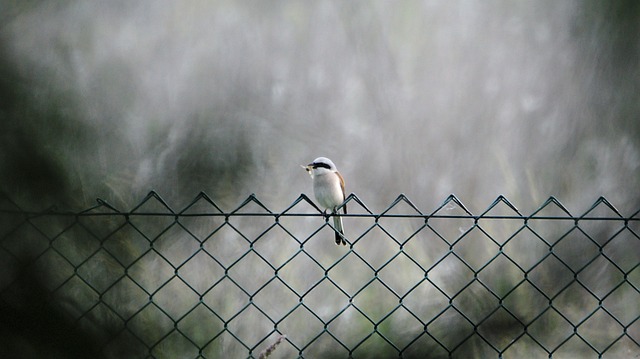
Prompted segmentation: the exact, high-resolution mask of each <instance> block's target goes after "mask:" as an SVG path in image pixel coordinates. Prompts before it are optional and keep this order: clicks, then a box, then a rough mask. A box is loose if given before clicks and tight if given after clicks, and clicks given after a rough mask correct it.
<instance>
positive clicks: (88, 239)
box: [0, 192, 640, 358]
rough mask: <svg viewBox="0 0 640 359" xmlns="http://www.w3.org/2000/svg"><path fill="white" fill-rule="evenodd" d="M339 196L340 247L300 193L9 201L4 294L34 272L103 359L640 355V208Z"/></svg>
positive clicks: (6, 299) (18, 301)
mask: <svg viewBox="0 0 640 359" xmlns="http://www.w3.org/2000/svg"><path fill="white" fill-rule="evenodd" d="M347 202H348V203H349V210H350V211H349V212H350V214H349V215H345V216H344V223H345V229H346V237H347V240H348V242H349V245H348V246H346V247H343V246H336V245H335V244H333V239H332V237H333V229H332V227H331V223H332V221H329V217H327V216H324V215H323V214H322V213H321V211H320V210H319V209H318V208H317V207H316V206H315V205H314V204H313V201H311V200H310V199H309V198H308V197H307V196H305V195H301V196H300V197H299V198H297V199H296V200H295V201H294V202H293V203H292V204H291V205H290V206H289V207H287V208H286V209H285V210H284V211H281V212H273V211H271V210H270V209H269V208H267V206H265V205H264V204H263V203H262V202H261V201H260V200H259V199H258V198H257V197H256V196H254V195H251V196H249V197H248V198H247V199H246V200H245V201H244V202H243V203H242V204H241V205H239V206H238V207H237V208H235V209H234V210H232V211H228V212H227V211H223V210H222V209H221V208H220V207H219V206H218V205H217V204H216V203H215V202H214V201H213V200H211V199H210V198H209V197H208V196H207V195H206V194H204V193H201V194H199V195H198V196H197V197H196V198H195V199H194V200H193V201H192V202H190V203H189V204H188V205H187V206H186V207H185V208H183V209H182V210H179V211H176V210H174V209H172V208H171V207H170V206H169V205H168V204H167V203H166V202H165V201H164V200H163V199H162V198H161V197H160V196H159V195H158V194H156V193H154V192H151V193H150V194H149V195H148V196H147V197H146V198H144V200H142V201H141V202H140V203H139V204H138V205H137V206H135V207H134V208H133V209H132V210H129V211H121V210H118V209H116V208H114V206H112V205H110V204H109V203H107V202H105V201H102V200H98V204H97V205H96V206H95V207H92V208H89V209H87V210H84V211H81V212H73V213H66V212H59V211H45V212H37V213H36V212H29V211H24V210H22V209H20V208H19V207H18V206H17V205H15V204H14V203H12V202H10V201H9V200H5V201H4V202H3V207H2V211H1V213H2V217H1V218H2V227H0V229H2V232H1V233H0V260H1V261H2V263H4V264H3V267H4V268H5V270H3V273H2V274H0V303H1V305H2V306H3V307H4V308H5V309H6V310H13V311H18V312H19V311H20V310H21V309H23V307H24V306H26V304H25V302H24V301H23V300H22V299H23V296H24V295H25V289H24V286H25V283H27V282H33V281H35V282H37V283H38V286H39V287H41V288H43V289H42V291H41V292H39V293H41V294H42V296H43V298H44V300H45V301H46V303H49V304H51V306H52V307H53V308H55V311H56V313H60V316H61V318H63V319H64V320H65V321H67V322H68V323H70V324H69V327H70V328H73V329H74V330H78V332H79V333H84V335H87V336H88V337H89V338H90V339H91V343H92V344H91V345H94V346H95V347H96V348H98V352H99V353H100V354H101V355H102V356H105V357H122V356H123V355H125V356H127V357H153V358H164V357H173V358H175V357H184V358H217V357H221V356H225V357H253V358H258V357H266V356H267V355H272V356H273V357H327V356H329V357H333V356H336V357H405V358H412V357H416V358H417V357H421V358H422V357H443V358H445V357H458V356H469V357H505V358H506V357H564V356H585V357H586V356H588V357H633V355H636V356H637V355H638V353H640V237H639V235H638V234H639V233H640V232H639V231H640V215H639V212H640V211H638V212H635V213H634V214H632V215H631V216H628V217H625V216H623V215H622V214H620V213H619V211H618V210H617V209H616V208H615V207H614V206H613V205H611V203H609V202H608V201H607V200H606V199H605V198H600V199H598V200H597V201H596V202H595V203H594V204H593V205H592V206H591V208H589V210H587V211H586V212H585V213H583V214H581V215H578V216H576V215H573V214H571V213H570V212H569V211H568V210H567V209H566V208H565V207H564V206H563V205H562V204H561V203H560V202H559V201H558V200H556V199H555V198H553V197H551V198H549V199H548V200H547V201H546V202H545V203H543V204H542V205H541V206H540V207H539V208H538V209H537V210H535V211H534V212H533V213H532V214H530V215H523V214H521V213H520V212H519V211H518V209H517V208H516V207H515V206H513V205H512V204H511V203H510V202H509V201H508V200H507V199H506V198H504V197H498V198H497V199H496V200H495V201H494V202H493V203H492V204H491V205H490V206H489V207H488V208H487V209H486V210H485V211H484V212H482V213H481V214H479V215H474V214H473V213H471V211H469V210H468V209H467V208H465V206H464V205H463V203H462V202H461V201H460V200H458V198H456V197H455V196H453V195H451V196H449V197H448V198H447V199H446V200H445V201H444V202H443V203H442V205H440V206H439V207H438V208H436V209H435V210H434V211H433V212H430V213H423V212H421V211H420V210H419V209H418V208H417V207H416V206H415V205H414V204H413V203H412V202H411V201H410V200H409V199H408V198H407V197H405V196H403V195H400V196H399V197H398V198H397V199H396V200H395V201H394V202H393V203H391V204H390V205H389V206H388V208H386V209H384V210H383V211H382V212H379V213H374V211H372V210H370V209H369V208H367V206H366V205H365V204H364V203H363V202H362V201H361V200H360V199H359V198H358V197H357V196H355V195H353V194H352V195H350V196H349V197H348V198H347ZM34 273H35V274H34ZM34 278H35V279H34ZM26 310H29V308H26ZM19 320H20V319H16V322H17V321H19ZM10 324H11V323H10ZM13 325H17V324H16V323H13ZM16 330H17V329H16Z"/></svg>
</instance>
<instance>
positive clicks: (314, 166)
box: [311, 162, 331, 170]
mask: <svg viewBox="0 0 640 359" xmlns="http://www.w3.org/2000/svg"><path fill="white" fill-rule="evenodd" d="M311 165H312V166H313V168H318V167H322V168H326V169H328V170H330V169H331V166H329V165H328V164H326V163H322V162H314V163H312V164H311Z"/></svg>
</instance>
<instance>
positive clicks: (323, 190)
mask: <svg viewBox="0 0 640 359" xmlns="http://www.w3.org/2000/svg"><path fill="white" fill-rule="evenodd" d="M302 168H304V169H305V170H307V172H308V173H309V175H310V176H311V178H312V179H313V194H314V195H315V197H316V201H318V203H319V204H320V206H321V207H322V208H323V209H324V213H325V214H326V211H327V210H329V211H331V213H332V214H333V226H334V229H335V234H336V244H337V245H340V244H342V245H345V246H346V245H347V242H346V241H345V238H344V227H343V226H342V217H340V216H339V215H338V214H337V211H336V210H337V208H338V207H340V205H341V204H342V203H343V202H344V200H345V193H344V178H342V175H341V174H340V172H338V169H337V168H336V165H335V164H333V161H331V160H330V159H328V158H326V157H318V158H316V159H315V160H313V162H311V163H309V164H308V165H306V166H302ZM342 209H343V211H344V214H347V205H346V204H345V205H344V206H342Z"/></svg>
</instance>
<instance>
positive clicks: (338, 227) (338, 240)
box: [333, 214, 347, 246]
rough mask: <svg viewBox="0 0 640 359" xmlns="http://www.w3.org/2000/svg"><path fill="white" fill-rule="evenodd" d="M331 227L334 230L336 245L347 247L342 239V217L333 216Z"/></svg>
mask: <svg viewBox="0 0 640 359" xmlns="http://www.w3.org/2000/svg"><path fill="white" fill-rule="evenodd" d="M333 226H334V227H335V229H336V244H337V245H340V244H342V245H345V246H346V245H347V241H345V239H344V228H343V227H342V217H340V216H338V215H337V214H334V216H333Z"/></svg>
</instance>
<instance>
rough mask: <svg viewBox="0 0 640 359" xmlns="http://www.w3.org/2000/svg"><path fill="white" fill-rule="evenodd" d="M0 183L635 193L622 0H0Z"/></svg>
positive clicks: (235, 191)
mask: <svg viewBox="0 0 640 359" xmlns="http://www.w3.org/2000/svg"><path fill="white" fill-rule="evenodd" d="M0 4H1V5H0V23H1V24H2V25H0V46H1V48H0V61H1V62H2V63H1V66H0V74H1V76H0V79H1V80H0V81H1V82H0V101H1V103H0V118H1V122H0V123H1V125H0V126H2V128H1V129H0V130H1V131H0V136H2V141H0V146H2V151H1V153H2V155H1V156H2V157H0V173H1V174H2V175H1V176H2V177H1V179H0V186H2V188H3V190H4V191H6V192H8V193H11V195H12V197H13V198H14V200H15V201H18V202H20V203H22V204H24V205H25V206H27V207H30V206H33V207H35V208H40V207H47V206H48V205H51V204H54V203H55V204H56V205H64V206H66V207H70V206H73V207H74V208H85V207H86V206H87V205H89V204H92V203H94V199H95V198H96V197H101V198H104V199H106V200H108V201H110V202H111V203H114V204H116V205H120V206H121V207H123V208H130V207H131V206H132V205H133V204H134V203H136V202H137V201H139V200H140V199H141V198H142V197H143V196H144V195H145V194H146V193H147V192H148V191H149V190H150V189H155V190H157V191H158V192H159V193H161V194H162V195H163V196H164V197H165V198H166V199H167V200H168V201H169V202H170V203H171V204H172V205H174V206H175V207H178V208H179V207H180V206H181V205H183V204H184V203H186V202H187V201H188V200H191V199H192V198H193V197H194V196H195V195H196V194H197V193H198V192H199V191H201V190H202V191H205V192H207V193H208V194H209V195H210V196H211V197H212V198H215V199H216V200H217V201H220V202H221V204H222V205H224V206H226V208H233V207H235V206H236V205H237V204H238V203H239V201H240V199H243V198H245V197H246V196H247V195H248V194H250V193H256V194H257V195H258V196H259V197H260V198H261V199H262V200H263V201H264V202H266V203H267V204H268V206H269V207H270V208H274V209H281V208H285V207H286V205H287V204H289V203H290V202H291V201H292V200H293V199H294V198H296V197H297V196H298V195H299V194H300V193H307V194H311V187H310V183H309V179H308V177H307V176H306V174H305V173H304V171H302V170H301V169H300V167H299V166H298V165H299V164H307V163H309V162H310V161H311V160H313V159H314V158H316V157H318V156H326V157H329V158H331V159H333V160H334V162H335V163H336V165H337V166H338V168H339V170H340V171H341V173H342V174H343V175H344V177H345V178H346V180H347V191H348V192H354V193H356V194H357V195H358V196H360V197H361V198H363V199H364V200H365V202H366V203H367V204H368V205H370V207H372V208H374V209H382V208H384V207H386V205H388V203H389V202H390V200H391V199H393V198H395V197H396V196H397V195H398V194H399V193H405V194H406V195H407V196H409V198H411V199H412V200H413V201H414V202H415V203H417V204H418V206H419V207H420V208H421V209H423V210H424V211H425V212H426V211H430V210H433V209H434V208H436V207H437V205H439V204H440V203H441V202H442V201H443V200H444V198H446V196H447V195H448V194H450V193H455V194H456V195H457V196H459V197H460V198H461V199H462V200H463V201H464V202H465V203H466V204H467V205H468V206H469V207H470V208H471V209H475V210H481V209H484V208H486V206H487V205H488V204H489V203H490V202H491V201H492V200H493V199H494V198H495V197H496V196H497V195H499V194H504V195H505V196H507V197H508V198H509V199H510V200H511V201H512V202H513V203H514V204H515V205H516V206H518V207H519V208H521V209H523V210H526V209H528V208H536V207H537V206H538V205H540V204H541V203H542V202H543V201H544V199H546V198H547V197H548V196H550V195H555V196H558V197H559V198H560V200H561V201H563V203H564V204H565V205H566V206H567V207H569V208H570V209H575V210H577V211H580V210H583V209H585V207H586V206H587V205H588V204H591V203H593V201H594V200H595V199H596V198H597V197H598V196H600V195H604V196H606V197H607V198H608V199H609V200H610V201H611V202H613V204H614V205H616V206H619V208H620V209H621V210H623V211H624V210H635V208H634V206H635V205H636V204H638V203H639V202H638V199H639V196H640V192H639V191H637V188H638V175H639V173H640V167H639V166H640V152H639V143H640V122H639V121H638V115H639V114H640V101H639V98H638V93H639V89H638V86H639V84H640V67H639V66H638V63H639V57H640V40H639V38H640V36H639V35H640V34H639V33H640V5H638V4H636V2H635V1H631V0H629V1H615V2H607V3H603V2H601V1H590V0H582V1H563V2H561V3H558V2H556V1H536V2H524V3H523V2H517V3H511V2H505V1H489V2H483V3H474V2H465V1H457V2H449V1H404V2H401V3H396V2H387V1H380V2H374V3H348V4H346V3H342V2H332V1H318V2H313V3H305V2H298V1H284V2H282V1H278V2H276V1H266V2H236V1H214V2H210V1H192V2H187V3H175V2H171V1H137V2H134V3H131V2H127V1H115V2H109V4H104V3H102V2H99V1H57V2H42V1H22V2H13V1H2V2H0Z"/></svg>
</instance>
